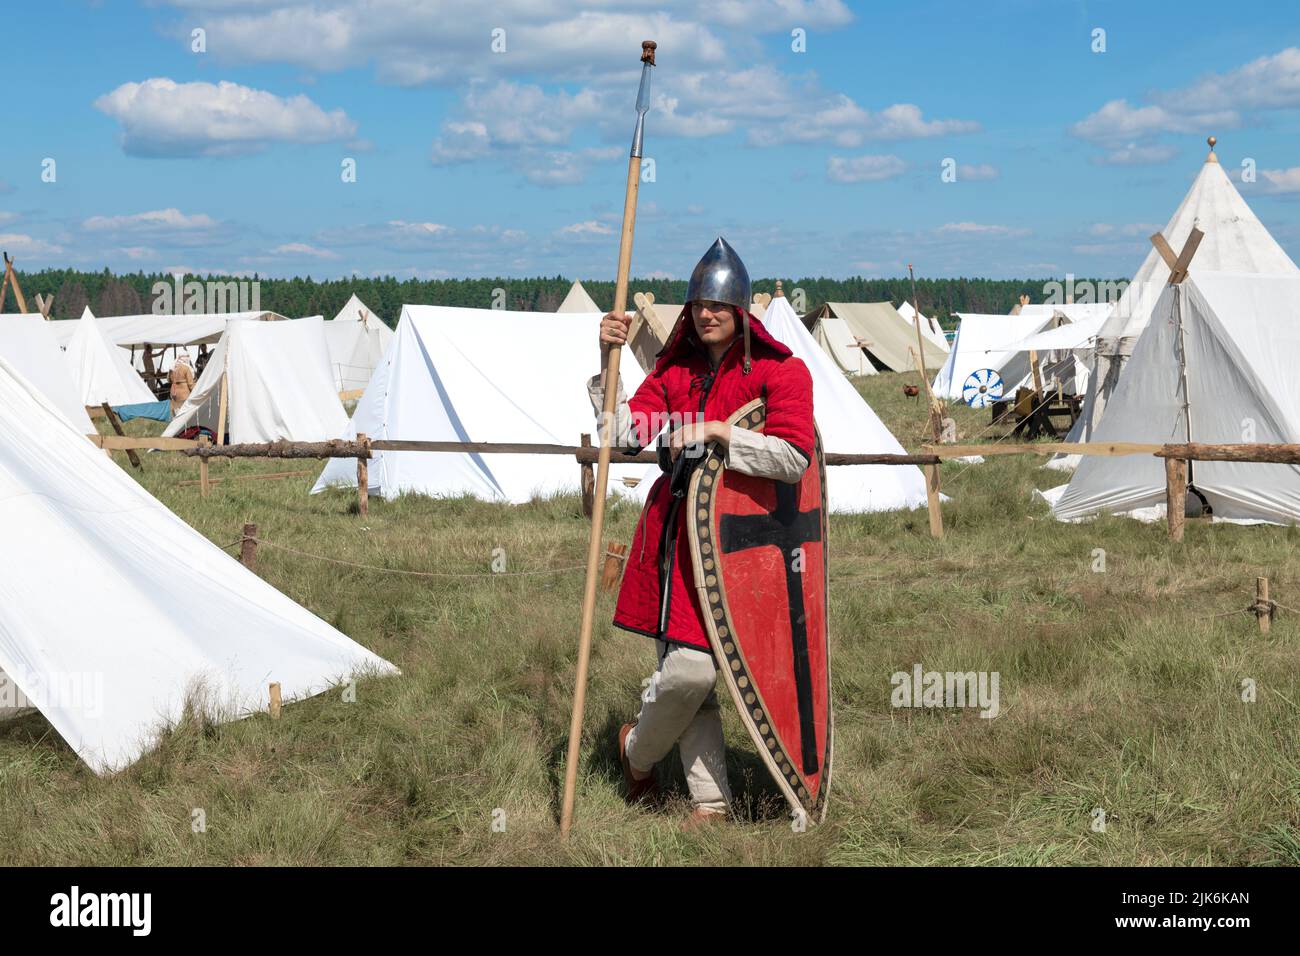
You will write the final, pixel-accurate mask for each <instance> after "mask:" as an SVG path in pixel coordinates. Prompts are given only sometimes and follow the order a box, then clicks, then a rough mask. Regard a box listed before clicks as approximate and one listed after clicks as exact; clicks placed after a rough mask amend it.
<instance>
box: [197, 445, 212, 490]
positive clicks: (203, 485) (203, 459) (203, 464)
mask: <svg viewBox="0 0 1300 956" xmlns="http://www.w3.org/2000/svg"><path fill="white" fill-rule="evenodd" d="M211 444H212V440H211V439H210V438H208V436H207V435H202V436H200V437H199V447H201V448H206V447H207V446H209V445H211ZM209 490H210V485H209V483H208V456H207V455H199V494H200V495H201V496H202V497H204V498H206V497H207V496H208V491H209Z"/></svg>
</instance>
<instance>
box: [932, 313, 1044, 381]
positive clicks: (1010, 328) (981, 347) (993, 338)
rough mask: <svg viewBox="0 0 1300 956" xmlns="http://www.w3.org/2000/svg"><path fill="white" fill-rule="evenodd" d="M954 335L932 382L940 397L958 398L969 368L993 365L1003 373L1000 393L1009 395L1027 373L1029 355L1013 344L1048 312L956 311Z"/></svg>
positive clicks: (1034, 330)
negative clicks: (1035, 314)
mask: <svg viewBox="0 0 1300 956" xmlns="http://www.w3.org/2000/svg"><path fill="white" fill-rule="evenodd" d="M957 315H958V318H960V319H961V324H960V325H959V326H958V327H957V339H956V340H955V341H954V342H953V344H952V351H951V352H949V353H948V360H947V361H946V362H944V364H943V368H941V369H940V370H939V374H938V375H936V376H935V377H934V384H933V385H932V386H931V387H932V388H933V389H934V393H935V394H936V395H938V396H939V397H940V398H946V399H950V400H958V401H960V400H961V397H962V394H961V393H962V386H964V385H965V384H966V379H968V378H969V377H970V375H971V373H972V372H977V371H979V370H980V369H986V368H988V369H993V370H994V371H995V372H997V373H998V374H999V375H1000V376H1002V384H1003V394H1005V395H1007V396H1010V395H1011V394H1012V393H1013V392H1014V391H1015V389H1016V386H1017V385H1019V384H1020V383H1021V382H1023V381H1024V380H1025V379H1026V378H1027V377H1028V376H1029V374H1030V368H1029V356H1028V355H1027V354H1025V353H1024V352H1020V351H1017V350H1015V349H1014V348H1012V346H1014V345H1015V343H1017V342H1019V341H1020V340H1022V339H1024V338H1025V337H1026V336H1028V335H1033V334H1035V333H1037V332H1039V331H1041V330H1042V329H1043V328H1044V327H1045V326H1046V325H1047V324H1048V323H1049V322H1051V316H1041V315H1037V316H1033V315H1031V316H1028V317H1026V316H1023V315H981V314H978V313H968V312H959V313H957Z"/></svg>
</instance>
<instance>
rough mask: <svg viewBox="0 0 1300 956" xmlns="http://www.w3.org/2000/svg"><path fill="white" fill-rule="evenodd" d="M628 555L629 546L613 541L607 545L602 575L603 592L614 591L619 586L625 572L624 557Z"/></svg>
mask: <svg viewBox="0 0 1300 956" xmlns="http://www.w3.org/2000/svg"><path fill="white" fill-rule="evenodd" d="M626 554H627V545H625V544H620V543H619V542H617V541H611V542H609V543H608V544H606V545H605V567H604V568H603V569H602V571H601V575H600V587H601V590H603V591H612V590H614V588H615V587H617V586H618V578H619V575H620V574H622V572H623V557H624V555H626Z"/></svg>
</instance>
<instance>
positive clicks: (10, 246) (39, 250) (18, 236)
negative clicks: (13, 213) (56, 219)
mask: <svg viewBox="0 0 1300 956" xmlns="http://www.w3.org/2000/svg"><path fill="white" fill-rule="evenodd" d="M0 247H3V248H4V250H5V252H8V253H9V254H10V255H11V256H12V257H14V258H21V257H24V256H57V255H60V254H62V252H63V247H62V246H60V245H57V244H55V243H52V242H46V241H45V240H44V239H35V238H33V237H31V236H29V235H26V234H24V233H20V232H9V233H0Z"/></svg>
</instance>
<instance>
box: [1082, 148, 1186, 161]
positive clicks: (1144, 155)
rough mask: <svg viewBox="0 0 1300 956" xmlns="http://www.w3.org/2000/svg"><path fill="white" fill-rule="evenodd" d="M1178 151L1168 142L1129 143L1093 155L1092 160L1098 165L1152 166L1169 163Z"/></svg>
mask: <svg viewBox="0 0 1300 956" xmlns="http://www.w3.org/2000/svg"><path fill="white" fill-rule="evenodd" d="M1177 153H1178V150H1176V149H1175V148H1174V147H1173V146H1170V145H1169V144H1168V143H1147V144H1142V143H1128V144H1127V145H1125V146H1119V147H1116V148H1114V149H1111V150H1109V151H1107V152H1105V153H1102V154H1100V155H1097V156H1093V157H1092V159H1091V162H1093V163H1094V164H1096V165H1098V166H1152V165H1157V164H1159V163H1167V162H1168V161H1169V160H1171V159H1173V158H1174V156H1175V155H1177Z"/></svg>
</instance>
